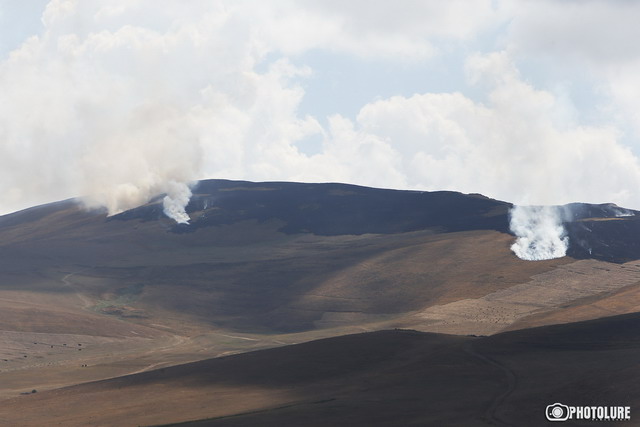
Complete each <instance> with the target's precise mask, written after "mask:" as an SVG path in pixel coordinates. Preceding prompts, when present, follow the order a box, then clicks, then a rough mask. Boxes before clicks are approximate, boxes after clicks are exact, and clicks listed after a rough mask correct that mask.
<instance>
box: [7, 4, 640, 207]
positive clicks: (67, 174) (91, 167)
mask: <svg viewBox="0 0 640 427" xmlns="http://www.w3.org/2000/svg"><path fill="white" fill-rule="evenodd" d="M493 3H494V2H491V1H488V0H487V1H451V2H435V1H434V2H423V1H409V0H407V1H404V2H400V3H399V4H397V3H394V6H393V7H390V6H389V3H388V2H382V1H375V2H360V1H354V2H333V1H324V2H315V1H309V2H293V1H284V0H283V1H281V2H275V3H273V2H241V1H233V2H232V1H229V2H227V1H193V2H189V6H188V7H185V5H184V3H183V2H178V1H163V2H156V1H153V2H152V1H150V0H137V1H130V0H126V1H125V0H117V1H111V2H109V3H105V2H99V1H90V0H86V1H78V0H54V1H52V2H51V3H50V4H49V5H48V7H47V9H46V11H45V13H44V16H43V22H44V30H43V32H42V33H41V34H38V35H36V36H33V37H31V38H30V39H28V40H27V41H25V42H24V43H23V44H22V45H21V46H20V47H19V48H18V49H16V50H14V51H13V52H12V53H11V55H10V56H9V57H8V58H7V59H6V60H4V61H3V62H1V63H0V92H1V93H2V94H3V102H2V103H1V104H0V191H2V192H3V194H4V195H5V196H4V197H3V200H2V206H1V209H2V210H3V211H5V212H6V211H9V210H12V209H16V208H19V207H26V206H28V205H32V204H36V203H41V202H45V201H50V200H54V199H59V198H63V197H70V196H75V195H79V194H86V195H88V196H90V198H89V203H90V204H92V205H103V206H106V207H107V208H108V209H109V211H110V212H111V213H115V212H119V211H121V210H123V209H128V208H131V207H133V206H136V205H138V204H140V203H144V202H145V201H146V200H148V199H149V198H150V197H152V196H154V195H157V194H159V193H162V192H169V193H171V194H174V195H176V197H175V200H176V201H180V200H182V201H184V200H183V199H184V197H183V196H184V195H185V194H187V193H186V191H185V187H184V184H185V183H188V182H190V181H192V180H196V179H200V178H206V177H221V178H243V179H253V180H306V181H343V182H351V183H358V184H364V185H372V186H380V187H392V188H416V189H432V190H440V189H452V190H460V191H467V192H481V193H485V194H487V195H489V196H492V197H498V198H503V199H508V200H511V201H515V202H519V203H522V202H528V203H564V202H568V201H575V200H580V201H598V202H604V201H613V202H616V203H619V204H623V205H630V206H631V207H640V198H639V197H638V196H637V195H636V194H635V193H636V190H635V189H636V188H638V185H639V184H640V178H639V177H640V174H639V172H638V160H637V158H636V157H635V156H634V155H633V154H632V153H631V151H630V150H629V149H627V148H625V147H624V146H622V145H620V143H619V138H620V131H619V130H618V128H616V127H615V126H614V125H615V124H617V123H614V124H613V125H612V124H609V125H602V124H598V125H593V124H589V123H583V122H582V121H581V117H580V114H579V108H578V107H577V106H576V105H575V104H573V103H572V100H571V98H570V96H561V95H559V92H557V91H550V90H548V88H537V87H535V86H534V85H533V84H532V83H530V82H529V81H528V80H527V78H526V77H525V76H523V70H519V69H518V67H517V66H516V64H518V62H517V61H516V62H514V58H516V59H517V58H520V57H521V56H522V55H526V54H527V53H526V52H537V51H549V52H552V54H554V55H558V56H561V55H564V53H563V52H565V50H567V49H569V47H563V46H559V47H558V48H557V49H558V50H557V53H553V49H550V48H547V47H546V45H545V44H544V43H551V41H552V39H553V37H554V35H553V34H554V31H560V28H559V27H558V25H559V24H558V23H557V22H556V17H554V18H553V19H550V20H549V22H546V21H544V20H543V19H542V15H541V12H539V11H538V9H535V10H533V9H532V14H531V16H530V17H528V18H527V16H526V15H525V14H522V13H520V14H518V13H519V12H517V11H518V10H519V9H518V8H514V7H513V5H512V4H511V3H510V2H497V3H496V4H493ZM532 4H533V3H525V4H524V6H526V8H525V9H527V10H528V9H529V8H533V6H531V5H532ZM597 5H598V7H597V8H595V10H596V11H597V10H599V9H598V8H606V7H608V6H604V5H603V4H601V3H597ZM524 6H523V7H524ZM550 7H554V8H556V6H550ZM553 10H554V11H556V9H553ZM557 10H558V12H557V13H558V14H559V16H561V17H562V16H566V13H568V12H566V10H569V11H570V10H571V8H570V7H569V6H567V9H566V10H565V9H562V10H560V9H559V6H558V8H557ZM533 12H536V13H537V14H536V13H533ZM590 13H591V12H590ZM603 13H604V12H603ZM509 14H511V15H509ZM563 14H564V15H563ZM516 15H517V16H516ZM592 15H593V17H594V18H593V19H596V18H595V17H596V15H594V14H593V13H591V14H590V15H589V16H592ZM585 16H586V15H585ZM507 18H514V19H513V21H512V23H511V24H510V26H509V27H508V28H509V31H508V32H507V33H500V34H501V35H506V36H507V38H508V40H506V42H505V43H504V44H505V45H506V46H507V48H506V50H504V51H501V52H497V53H491V54H476V55H472V56H470V57H469V59H468V61H467V66H466V68H467V74H468V77H469V82H470V85H471V86H472V87H473V88H474V90H478V91H479V92H480V93H482V94H483V95H484V97H482V96H481V97H474V98H473V99H472V98H471V97H470V96H468V95H465V92H464V90H465V89H468V88H465V87H463V88H461V89H460V92H452V93H421V94H415V95H413V96H392V97H388V98H384V99H379V100H377V101H374V102H370V103H368V104H366V105H364V106H363V107H362V108H361V110H360V112H359V114H358V115H357V116H356V117H344V116H341V115H339V114H333V115H330V116H329V117H326V118H325V117H313V116H310V115H307V116H302V115H301V114H300V113H299V106H300V103H301V100H302V99H303V97H304V82H305V79H306V78H308V77H309V76H310V75H312V74H313V72H314V70H312V69H310V68H308V67H305V66H304V65H303V64H298V63H296V62H297V59H299V56H298V55H299V54H301V53H304V52H308V51H311V50H314V49H321V50H324V51H329V52H339V53H340V54H342V55H350V56H354V57H357V58H361V60H363V61H371V59H373V58H375V59H376V60H377V61H397V62H401V63H403V64H408V65H406V66H411V65H410V64H412V63H413V64H415V63H416V62H420V61H422V63H423V64H424V63H425V62H424V61H425V60H426V59H427V58H429V57H430V56H432V55H436V54H438V53H439V52H440V51H441V50H442V49H450V48H452V47H451V46H457V47H459V48H461V49H463V50H464V44H465V43H471V41H472V40H473V39H474V37H477V36H478V35H479V34H484V33H485V32H487V31H496V29H497V28H500V27H499V26H500V25H501V24H503V23H504V22H506V20H507ZM585 19H586V18H585ZM612 19H613V18H612ZM558 22H560V18H558ZM623 22H627V21H626V20H625V21H623ZM545 25H546V27H545ZM575 25H576V29H575V30H574V31H575V32H576V34H578V33H579V32H580V31H582V27H580V26H579V25H578V24H575ZM625 25H626V24H625ZM536 28H537V29H539V28H548V29H549V32H548V37H547V33H544V34H542V35H541V40H535V39H534V38H533V36H532V34H533V33H534V29H536ZM495 37H496V38H499V36H495ZM545 40H546V42H545ZM567 40H569V41H566V40H564V39H563V40H562V41H561V42H560V44H562V43H565V41H566V43H567V46H572V43H579V42H580V41H579V40H578V39H575V40H574V41H571V40H573V39H570V38H569V39H567ZM496 43H497V42H496ZM536 43H537V44H536ZM589 49H591V48H590V47H589V46H588V44H587V43H584V46H583V50H584V53H580V52H579V55H578V54H576V55H577V56H580V55H583V56H588V55H591V56H593V57H594V58H596V59H597V58H601V59H602V58H604V59H606V61H608V62H607V64H608V65H607V66H606V67H605V66H604V65H602V64H600V65H592V67H593V70H595V71H593V73H594V75H601V76H604V77H603V78H604V79H605V81H606V82H608V83H607V84H608V88H609V91H610V93H611V94H612V97H611V100H612V101H611V102H612V106H611V108H612V109H614V110H615V111H619V112H620V114H623V115H624V116H625V120H627V119H628V118H629V117H631V119H629V120H635V123H639V124H640V119H638V118H635V116H633V112H634V111H640V108H636V107H640V106H639V105H637V102H638V101H637V99H640V96H636V94H640V86H639V85H638V84H637V82H636V80H637V79H635V78H634V74H633V72H634V71H635V70H636V69H637V66H638V65H637V63H636V62H634V61H630V60H624V61H623V59H624V58H623V55H622V53H616V54H611V55H609V56H606V55H605V56H603V54H602V53H601V52H600V51H598V50H597V49H595V48H594V49H595V50H593V51H590V50H589ZM634 49H635V48H634ZM489 50H491V49H489ZM599 55H600V56H599ZM577 56H576V57H577ZM363 58H364V59H363ZM616 61H617V62H616ZM591 62H592V63H593V64H596V63H598V61H597V60H595V59H594V60H593V61H591ZM600 62H601V61H600ZM623 62H624V64H622V65H615V64H619V63H623ZM370 63H371V64H372V65H371V66H375V62H374V61H372V62H370ZM597 67H599V68H597ZM616 67H623V68H616ZM598 73H600V74H598ZM332 75H339V73H338V74H332ZM614 77H618V78H617V79H615V78H614ZM480 99H481V100H480ZM325 119H326V120H325ZM322 123H326V124H324V125H323V124H322ZM639 129H640V126H639ZM309 138H318V139H321V140H322V146H321V149H320V152H318V153H317V154H315V155H312V156H309V155H305V154H304V153H301V152H300V150H298V148H297V145H296V144H297V143H298V142H300V141H304V140H306V139H309ZM172 207H174V208H175V206H173V205H172ZM179 214H180V213H179V212H178V213H177V215H178V216H179ZM183 219H184V218H183Z"/></svg>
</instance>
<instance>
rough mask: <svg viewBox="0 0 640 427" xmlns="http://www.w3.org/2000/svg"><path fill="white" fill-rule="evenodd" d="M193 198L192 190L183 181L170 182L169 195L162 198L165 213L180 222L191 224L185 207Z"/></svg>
mask: <svg viewBox="0 0 640 427" xmlns="http://www.w3.org/2000/svg"><path fill="white" fill-rule="evenodd" d="M190 198H191V190H190V189H189V187H188V186H187V185H185V184H183V183H181V182H175V181H171V182H169V189H168V191H167V195H166V196H165V197H164V199H163V200H162V206H163V207H164V213H165V215H167V216H168V217H169V218H171V219H173V220H175V221H176V222H177V223H178V224H189V220H190V218H189V215H188V214H187V212H185V207H186V206H187V204H188V203H189V199H190Z"/></svg>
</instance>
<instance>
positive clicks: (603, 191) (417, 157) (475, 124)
mask: <svg viewBox="0 0 640 427" xmlns="http://www.w3.org/2000/svg"><path fill="white" fill-rule="evenodd" d="M468 67H469V73H470V75H472V76H474V78H475V80H476V81H478V82H485V83H486V84H487V85H488V86H489V88H490V90H489V93H488V101H487V104H482V103H478V102H474V101H472V100H470V99H468V98H466V97H465V96H463V95H462V94H459V93H448V94H420V95H414V96H413V97H410V98H406V97H392V98H389V99H386V100H380V101H377V102H374V103H372V104H369V105H366V106H365V107H363V108H362V110H361V111H360V114H359V115H358V117H357V120H356V124H355V125H354V126H355V129H356V134H357V135H358V138H360V139H363V138H370V139H373V140H377V141H385V143H386V144H387V145H388V146H389V147H390V149H391V150H393V152H394V156H395V157H394V158H396V159H398V158H399V159H400V160H395V164H397V163H400V164H401V166H399V167H398V168H397V170H396V172H401V174H402V177H403V179H398V178H395V177H392V175H389V182H402V181H403V180H404V181H405V182H406V183H407V185H408V186H410V187H413V188H426V189H431V190H438V189H452V190H460V191H465V192H481V193H484V194H488V195H490V196H492V197H498V198H502V199H506V200H510V201H513V202H516V203H537V204H559V203H567V202H571V201H590V202H606V201H613V202H616V203H619V204H623V205H624V204H627V205H629V204H630V205H633V206H636V207H637V206H640V197H639V196H638V195H637V194H636V192H635V189H636V188H638V186H639V185H640V167H639V165H638V159H637V158H636V157H635V156H634V155H633V154H632V153H631V152H630V150H629V149H627V148H625V147H623V146H621V145H620V144H619V143H618V142H617V137H618V134H617V132H616V130H615V129H613V128H609V127H589V126H583V125H580V124H579V123H573V124H571V123H568V122H567V121H566V120H559V119H558V117H565V116H566V112H565V105H564V102H563V101H562V100H561V101H560V102H559V101H558V100H557V98H556V97H555V96H554V95H553V94H551V93H549V92H546V91H541V90H536V89H535V88H534V87H532V86H531V85H529V84H528V83H526V82H524V81H522V79H521V78H520V76H519V74H518V71H517V70H516V69H515V68H514V67H513V65H512V64H511V62H510V61H509V58H508V56H507V54H506V53H504V52H503V53H494V54H489V55H478V56H473V57H471V58H470V60H469V62H468ZM343 138H345V137H344V136H343ZM348 138H349V136H348V135H347V136H346V140H342V144H343V145H350V144H353V143H354V142H352V140H353V139H354V138H353V137H351V140H349V139H348ZM379 179H383V178H382V176H381V177H380V178H379Z"/></svg>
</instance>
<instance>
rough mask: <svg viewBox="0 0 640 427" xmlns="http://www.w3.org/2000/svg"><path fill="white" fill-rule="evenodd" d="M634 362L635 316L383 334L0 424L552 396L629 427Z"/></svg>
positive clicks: (471, 421)
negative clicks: (612, 414)
mask: <svg viewBox="0 0 640 427" xmlns="http://www.w3.org/2000/svg"><path fill="white" fill-rule="evenodd" d="M639 358H640V315H638V314H632V315H625V316H617V317H610V318H603V319H598V320H594V321H589V322H582V323H573V324H566V325H557V326H547V327H542V328H534V329H527V330H520V331H514V332H507V333H502V334H497V335H494V336H492V337H481V338H478V337H464V336H451V335H440V334H431V333H420V332H415V331H402V330H395V331H380V332H374V333H366V334H358V335H348V336H342V337H337V338H330V339H324V340H319V341H313V342H308V343H304V344H299V345H294V346H287V347H281V348H276V349H270V350H262V351H256V352H252V353H245V354H241V355H234V356H228V357H223V358H216V359H211V360H205V361H200V362H195V363H190V364H187V365H181V366H175V367H169V368H165V369H161V370H154V371H150V372H145V373H141V374H136V375H130V376H125V377H121V378H118V379H113V380H107V381H100V382H94V383H89V384H84V385H79V386H75V387H70V388H66V389H61V390H55V391H50V392H44V393H37V394H32V395H28V396H20V397H19V398H14V399H11V400H7V401H4V402H3V405H2V408H0V420H4V421H5V422H6V423H9V424H11V425H41V423H42V420H46V421H47V423H48V424H49V425H57V424H61V425H88V424H92V423H95V424H96V425H105V426H106V425H113V426H115V425H118V426H128V425H131V426H135V425H152V424H166V423H177V422H186V421H190V420H191V422H188V423H186V424H185V425H189V426H201V425H202V426H204V425H207V426H217V425H220V426H223V425H224V426H254V425H261V426H281V425H291V426H293V425H305V426H326V425H377V426H396V425H460V426H487V425H518V426H537V425H542V424H544V423H545V418H544V417H545V416H544V409H545V407H546V405H549V404H553V403H555V402H561V403H565V404H569V405H598V406H602V405H615V406H620V405H622V406H631V414H632V422H627V423H626V424H625V423H620V425H633V424H632V423H633V419H635V417H637V414H636V412H637V410H638V408H640V386H639V385H638V384H640V371H638V369H637V360H638V359H639ZM89 402H90V403H89ZM198 420H200V421H198ZM570 425H572V424H570ZM573 425H580V424H573ZM616 425H618V423H616Z"/></svg>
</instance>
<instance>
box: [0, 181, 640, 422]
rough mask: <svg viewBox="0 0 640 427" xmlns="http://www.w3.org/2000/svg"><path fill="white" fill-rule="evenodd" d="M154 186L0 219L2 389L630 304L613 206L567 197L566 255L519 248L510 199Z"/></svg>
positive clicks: (570, 315) (619, 220)
mask: <svg viewBox="0 0 640 427" xmlns="http://www.w3.org/2000/svg"><path fill="white" fill-rule="evenodd" d="M160 200H161V199H160V198H159V199H157V200H154V201H152V202H151V203H149V204H147V205H145V206H141V207H139V208H137V209H133V210H130V211H126V212H123V213H121V214H118V215H114V216H112V217H107V216H106V215H105V213H104V212H100V211H86V210H84V209H83V208H82V207H81V206H79V205H78V204H77V203H76V202H75V201H73V200H68V201H63V202H58V203H53V204H49V205H44V206H38V207H34V208H31V209H27V210H25V211H21V212H17V213H14V214H10V215H5V216H3V217H0V310H2V313H3V316H1V317H0V383H2V384H3V386H2V387H1V388H0V399H9V398H13V397H15V396H19V395H20V393H22V392H25V391H30V390H32V389H37V390H38V391H39V393H42V396H45V393H44V392H45V391H48V390H50V391H51V392H52V393H53V390H56V389H60V388H61V387H67V386H74V385H77V384H83V383H92V382H93V381H99V380H106V379H110V378H118V377H122V376H123V375H131V374H135V373H146V372H151V371H154V370H157V369H168V368H169V367H171V366H175V365H183V364H185V363H190V362H194V361H199V360H205V359H211V358H215V357H221V356H227V355H232V354H236V353H244V352H249V351H253V350H259V349H266V348H273V347H283V348H284V346H288V345H291V344H297V343H303V342H307V341H311V340H316V339H321V338H328V337H336V336H341V335H345V334H354V333H360V332H365V331H379V330H385V329H387V330H388V329H394V328H402V329H412V330H416V331H423V332H433V333H440V334H452V335H457V336H458V337H457V338H456V337H455V336H447V337H443V336H440V335H439V336H440V338H438V339H437V340H444V341H443V342H449V341H451V342H458V340H462V341H465V340H469V339H470V338H465V336H466V335H478V336H480V335H495V334H500V333H502V332H504V331H509V330H520V331H526V330H528V329H529V328H532V327H538V326H544V325H553V324H563V323H570V322H575V321H587V320H590V319H598V318H605V317H609V316H613V315H617V314H625V313H635V312H637V311H639V310H640V264H637V261H635V259H637V258H640V253H639V252H638V251H639V250H640V249H639V247H638V245H636V243H635V238H634V236H635V235H637V234H636V232H635V230H636V227H637V226H638V224H640V221H639V220H638V219H637V218H639V217H638V216H636V215H635V212H634V211H629V210H624V209H622V208H619V207H616V206H614V205H587V204H575V205H571V206H569V207H568V208H567V212H569V213H570V215H569V214H567V215H565V221H566V223H565V227H566V228H567V230H568V232H569V237H570V241H571V242H572V244H571V246H570V249H569V254H568V255H569V256H567V257H564V258H560V259H555V260H548V261H540V262H528V261H523V260H520V259H518V258H517V257H516V256H515V255H514V254H513V253H512V252H511V251H510V249H509V248H510V246H511V244H512V243H513V241H514V236H512V235H511V234H509V233H508V221H509V217H508V214H509V209H510V207H511V205H510V204H509V203H506V202H501V201H496V200H492V199H488V198H486V197H484V196H481V195H475V194H472V195H465V194H460V193H454V192H417V191H396V190H381V189H372V188H366V187H358V186H353V185H343V184H299V183H282V182H275V183H251V182H244V181H225V180H211V181H202V182H200V183H199V184H198V186H197V187H195V188H194V197H193V198H192V201H191V203H190V204H189V206H188V207H187V212H188V213H189V215H190V217H191V223H190V224H189V225H176V224H175V223H174V222H173V221H172V220H170V219H169V218H167V217H166V216H164V214H163V213H162V207H161V202H160ZM367 336H368V335H367ZM372 336H374V337H383V336H386V335H384V334H383V335H372ZM403 336H404V335H403ZM412 336H413V335H412ZM419 336H422V335H420V334H419ZM425 336H431V337H433V336H435V335H425ZM496 336H497V335H496ZM402 339H403V338H402ZM462 341H460V342H462ZM438 342H440V341H438ZM465 342H466V341H465ZM483 342H484V341H483ZM487 342H491V341H487ZM371 345H377V344H375V343H372V344H371ZM425 345H426V344H425ZM429 345H431V344H429ZM438 345H440V344H438ZM274 351H275V350H274ZM260 354H262V353H260ZM267 354H268V353H267ZM272 354H278V353H272ZM292 354H295V353H292ZM385 354H386V353H385ZM394 354H395V353H394ZM387 356H388V357H389V358H390V360H391V359H393V360H394V362H393V363H395V360H396V355H387ZM385 357H386V356H385ZM398 357H399V356H398ZM549 357H551V356H549ZM475 359H476V361H477V359H478V358H477V357H476V358H475ZM212 363H213V362H212ZM216 363H217V362H216ZM318 363H320V364H322V363H325V362H321V361H318ZM327 363H328V362H327ZM331 363H332V362H331ZM243 369H245V368H243ZM483 375H484V374H483ZM234 381H235V380H234ZM127 387H129V386H127ZM234 387H235V386H234ZM196 389H197V387H196V388H193V387H192V386H191V385H189V386H186V389H185V393H187V394H189V393H196V394H197V393H199V392H197V390H196ZM234 390H236V391H237V392H240V391H242V392H243V393H244V392H247V389H246V387H244V385H243V386H242V387H240V388H237V389H234ZM234 393H235V392H234ZM256 393H257V394H256V399H258V400H257V401H261V402H263V404H264V405H267V406H268V405H271V403H269V402H272V401H271V400H269V399H267V400H264V399H266V398H265V395H264V394H263V393H262V391H260V390H258V391H256ZM232 395H233V393H232ZM38 396H40V394H38ZM167 396H172V395H171V394H168V395H167ZM31 397H33V396H30V398H31ZM171 398H173V397H171ZM109 399H111V397H110V398H109ZM149 399H150V400H149V402H150V403H149V404H152V402H156V400H155V398H154V397H153V396H151V397H149ZM261 399H262V400H261ZM285 400H286V399H285ZM116 401H117V399H116ZM116 401H113V402H116ZM196 401H197V399H196V400H194V402H196ZM277 401H278V402H280V400H277ZM113 402H112V404H115V403H113ZM159 402H162V400H157V402H156V403H153V404H154V405H156V404H157V405H160V404H161V403H159ZM273 402H276V400H274V401H273ZM12 404H13V403H12ZM194 405H197V403H194ZM252 405H253V404H252ZM111 406H113V405H111ZM111 406H110V409H109V410H110V411H111V410H113V407H111ZM250 406H251V405H250ZM238 410H239V411H240V409H238ZM209 416H212V415H211V414H209V413H203V415H202V418H204V417H209ZM180 419H181V420H182V419H183V418H180ZM150 422H151V421H150ZM153 422H156V421H153Z"/></svg>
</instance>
